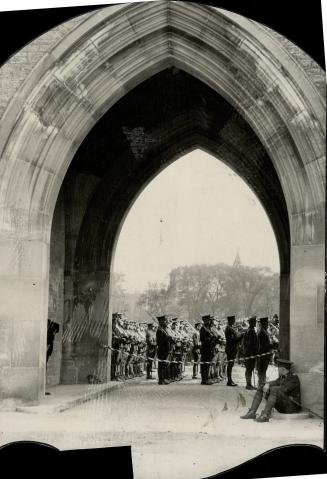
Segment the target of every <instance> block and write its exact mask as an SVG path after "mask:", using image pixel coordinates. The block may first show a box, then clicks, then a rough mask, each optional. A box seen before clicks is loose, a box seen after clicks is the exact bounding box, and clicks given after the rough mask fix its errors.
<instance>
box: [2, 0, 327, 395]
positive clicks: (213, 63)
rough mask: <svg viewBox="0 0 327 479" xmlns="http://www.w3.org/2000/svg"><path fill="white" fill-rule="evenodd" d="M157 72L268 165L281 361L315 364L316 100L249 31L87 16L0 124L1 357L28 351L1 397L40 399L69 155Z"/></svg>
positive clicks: (247, 25) (180, 16)
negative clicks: (224, 117) (286, 312)
mask: <svg viewBox="0 0 327 479" xmlns="http://www.w3.org/2000/svg"><path fill="white" fill-rule="evenodd" d="M169 66H176V67H178V68H181V69H182V70H185V71H186V72H189V73H190V74H191V75H193V76H194V77H196V78H199V79H200V80H201V81H202V82H204V83H206V84H207V85H209V86H210V87H211V88H213V89H214V90H216V91H217V92H218V93H219V94H221V95H222V96H223V97H224V98H225V99H226V100H227V101H229V102H230V103H231V104H232V105H233V106H234V107H235V108H236V109H237V110H238V111H239V112H240V113H241V115H242V116H243V117H244V118H245V119H246V120H247V122H248V123H249V124H250V125H251V127H252V128H253V130H254V131H255V132H256V134H257V135H258V137H259V138H260V140H261V142H262V144H263V145H264V147H265V149H266V151H267V153H268V155H269V156H270V158H271V161H272V163H273V165H274V168H275V170H276V172H277V175H278V177H279V180H280V183H281V186H282V189H283V193H284V196H285V200H286V204H287V210H288V219H289V223H290V226H291V243H292V248H291V284H290V288H291V290H290V297H291V324H293V326H294V328H293V329H294V333H293V335H292V337H291V357H292V359H294V360H295V361H296V362H297V363H298V364H299V367H300V370H301V371H303V372H308V371H309V370H310V368H315V367H316V366H317V364H318V363H319V358H318V356H317V357H314V358H313V357H312V358H311V359H310V360H309V358H307V357H306V358H305V360H303V351H302V348H303V347H304V345H302V346H301V348H300V349H299V348H298V345H299V344H300V343H301V341H300V338H301V337H302V336H303V334H309V335H310V338H311V341H312V344H316V341H319V338H321V337H322V334H321V332H322V328H323V325H322V324H321V323H322V321H321V318H322V316H323V309H322V304H319V306H318V307H317V303H316V301H317V290H318V289H317V288H321V287H322V285H323V270H324V268H323V264H324V207H325V178H324V166H325V149H324V125H325V106H324V100H323V98H322V96H321V94H320V93H319V91H318V89H317V88H316V85H315V83H314V82H313V81H312V79H311V78H310V77H309V76H308V74H307V73H306V72H305V71H304V70H303V68H302V67H301V65H300V64H299V63H298V62H297V61H296V60H295V59H294V58H293V57H292V55H290V53H289V52H288V51H287V49H286V48H285V47H284V46H283V45H282V43H281V42H279V41H278V40H277V39H276V38H274V37H273V36H272V35H271V33H270V32H269V31H267V30H266V29H264V28H263V27H262V26H260V25H258V24H256V23H255V22H252V21H249V20H247V19H245V18H243V17H240V16H238V15H235V14H231V13H230V12H227V11H221V10H216V9H213V8H211V7H206V6H202V5H192V4H183V3H182V2H172V1H163V2H155V3H153V4H148V3H147V4H142V3H140V4H134V5H127V6H123V7H119V8H117V7H115V8H114V9H111V8H107V9H103V10H100V11H98V12H96V13H95V14H94V15H91V16H89V17H88V18H87V19H86V20H85V21H84V22H83V23H82V24H81V25H79V26H78V27H76V28H75V29H74V30H73V31H72V32H71V33H70V34H68V35H67V36H66V37H64V38H63V40H62V41H61V42H59V43H58V44H57V45H56V46H55V47H54V48H52V49H49V51H48V52H47V53H46V54H45V56H44V57H43V58H42V59H41V60H40V62H39V63H38V64H37V65H36V67H35V68H34V70H33V71H32V72H31V74H30V76H29V77H28V78H27V79H26V81H24V82H23V83H22V85H21V87H20V88H19V90H18V91H17V92H16V93H15V94H14V95H13V98H12V100H11V101H10V103H9V105H8V108H7V110H6V112H5V113H4V115H3V117H2V120H1V126H2V128H1V137H0V151H1V162H0V176H1V177H2V178H3V180H2V181H1V184H0V208H1V209H0V232H1V242H2V245H3V247H2V248H1V254H2V255H3V256H4V258H6V260H5V261H3V264H5V265H8V266H5V267H4V270H3V273H2V278H1V287H3V291H4V292H5V295H4V298H5V300H4V302H3V303H2V305H1V311H0V314H1V319H2V320H3V321H4V323H3V324H5V325H10V328H11V330H12V331H13V337H14V338H16V340H15V339H14V340H13V342H12V344H11V346H12V348H13V349H15V347H16V346H15V344H16V343H17V337H18V336H19V334H18V331H21V330H22V325H24V327H25V329H26V335H27V336H28V335H30V340H31V341H33V342H34V344H35V346H36V347H35V348H34V349H33V353H32V354H31V352H30V351H29V348H28V347H26V350H24V349H23V351H22V350H21V349H20V351H22V352H21V357H19V358H17V357H16V356H17V355H15V352H13V351H11V350H10V351H9V352H8V355H7V356H6V358H5V360H4V369H3V370H2V376H1V378H0V380H1V382H3V388H2V391H4V392H3V396H4V397H18V398H23V399H31V400H34V401H35V400H37V399H38V398H39V397H40V395H42V394H43V390H44V386H43V384H44V366H45V365H44V357H45V324H46V323H45V318H46V314H47V301H48V274H49V271H48V269H49V268H48V260H47V258H48V250H49V240H50V228H51V220H52V215H53V210H54V207H55V203H56V199H57V195H58V192H59V189H60V187H61V184H62V181H63V179H64V176H65V173H66V171H67V168H68V166H69V164H70V162H71V160H72V158H73V155H74V153H75V151H76V149H77V148H78V146H79V144H80V143H81V141H82V140H83V138H84V137H85V135H86V134H87V132H88V131H90V129H91V128H92V127H93V126H94V124H95V123H96V122H97V121H98V120H99V118H100V117H101V116H102V115H103V114H104V112H105V111H107V110H108V109H109V108H110V107H111V106H112V105H114V104H115V102H117V100H118V99H119V98H121V97H122V96H123V95H125V94H126V93H127V92H128V91H130V90H131V89H132V88H133V87H134V86H136V85H137V84H139V83H141V82H142V81H144V80H145V79H146V78H148V77H150V76H152V75H153V74H154V73H156V72H159V71H161V70H163V69H165V68H167V67H169ZM17 248H18V249H19V251H20V253H19V258H20V260H19V261H17ZM8 257H9V260H8ZM31 258H32V260H31ZM12 264H14V265H15V267H14V268H12ZM13 271H14V273H13ZM308 274H309V275H310V280H309V283H308V284H306V283H305V282H306V281H307V279H306V278H307V277H308ZM18 298H19V301H18ZM15 299H16V302H15ZM13 303H14V304H18V303H19V307H17V306H14V307H13ZM303 310H304V312H303ZM22 311H23V312H22ZM308 317H309V318H311V323H310V325H308V322H307V318H308ZM8 327H9V326H8ZM31 331H33V332H31ZM15 341H16V343H15ZM318 349H319V348H318ZM320 350H321V351H322V344H321V348H320ZM319 357H320V356H319ZM26 368H27V374H25V373H26ZM22 374H24V375H25V379H24V381H23V382H24V385H23V386H21V385H19V384H20V382H21V381H20V378H21V377H22ZM317 374H318V376H319V373H317ZM320 377H322V376H321V375H320V376H319V377H318V379H319V378H320ZM303 380H304V382H305V380H306V379H305V377H303ZM310 380H311V379H310Z"/></svg>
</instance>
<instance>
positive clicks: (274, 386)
mask: <svg viewBox="0 0 327 479" xmlns="http://www.w3.org/2000/svg"><path fill="white" fill-rule="evenodd" d="M292 364H293V363H292V362H291V361H288V360H287V359H278V360H277V365H278V375H279V377H278V379H276V380H275V381H270V382H269V383H267V384H266V385H265V386H264V387H263V388H261V389H259V388H258V390H257V392H256V393H255V396H254V398H253V401H252V405H251V408H250V409H249V410H248V412H247V413H246V414H245V415H244V416H241V419H255V420H256V421H257V422H268V421H269V419H270V416H271V411H272V409H273V408H276V409H277V411H278V412H280V413H284V414H294V413H297V412H299V411H300V410H301V388H300V381H299V378H298V376H297V375H295V374H292V371H291V367H292ZM263 397H265V399H266V400H267V402H266V405H265V408H264V409H263V411H262V412H261V415H260V416H259V417H258V418H257V414H256V412H257V410H258V408H259V406H260V403H261V401H262V399H263Z"/></svg>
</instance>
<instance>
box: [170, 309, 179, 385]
mask: <svg viewBox="0 0 327 479" xmlns="http://www.w3.org/2000/svg"><path fill="white" fill-rule="evenodd" d="M169 329H170V330H169V334H170V336H171V338H172V341H171V349H170V355H169V358H168V359H170V361H171V363H170V364H169V379H170V380H171V381H176V380H177V379H178V372H179V371H178V366H179V364H178V361H180V358H181V352H182V351H181V347H182V342H181V338H180V334H179V331H178V318H172V319H171V322H170V328H169Z"/></svg>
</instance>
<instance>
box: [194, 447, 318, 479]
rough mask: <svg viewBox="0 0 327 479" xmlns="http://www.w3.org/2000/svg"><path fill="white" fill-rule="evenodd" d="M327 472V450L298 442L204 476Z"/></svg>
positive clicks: (231, 478)
mask: <svg viewBox="0 0 327 479" xmlns="http://www.w3.org/2000/svg"><path fill="white" fill-rule="evenodd" d="M326 472H327V453H326V451H325V450H323V449H322V448H320V447H318V446H313V445H306V444H294V445H289V446H282V447H279V448H275V449H271V450H270V451H267V452H265V453H263V454H261V455H259V456H257V457H255V458H253V459H251V460H249V461H247V462H245V463H243V464H240V465H239V466H237V467H234V468H232V469H229V470H228V471H225V472H222V473H220V474H216V475H215V476H210V478H202V479H235V478H238V477H241V478H242V479H254V478H258V477H262V478H264V477H269V478H271V477H281V476H304V475H307V474H310V475H311V474H324V473H326Z"/></svg>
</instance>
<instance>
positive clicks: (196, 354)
mask: <svg viewBox="0 0 327 479" xmlns="http://www.w3.org/2000/svg"><path fill="white" fill-rule="evenodd" d="M201 324H202V323H199V322H198V323H195V330H194V333H193V335H192V355H193V361H194V363H193V376H192V378H193V379H197V378H198V371H199V362H200V357H201V356H200V347H201V341H200V329H201Z"/></svg>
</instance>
